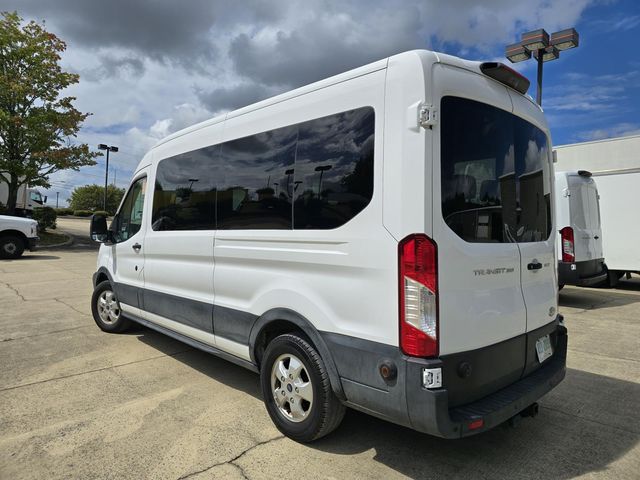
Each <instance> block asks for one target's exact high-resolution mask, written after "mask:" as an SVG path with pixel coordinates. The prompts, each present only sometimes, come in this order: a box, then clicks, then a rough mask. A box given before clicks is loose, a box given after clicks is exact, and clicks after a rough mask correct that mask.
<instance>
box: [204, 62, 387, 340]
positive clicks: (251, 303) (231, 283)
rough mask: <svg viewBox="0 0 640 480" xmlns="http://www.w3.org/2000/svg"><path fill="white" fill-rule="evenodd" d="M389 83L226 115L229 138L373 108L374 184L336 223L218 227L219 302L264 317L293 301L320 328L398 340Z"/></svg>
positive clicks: (334, 88)
mask: <svg viewBox="0 0 640 480" xmlns="http://www.w3.org/2000/svg"><path fill="white" fill-rule="evenodd" d="M384 82H385V70H383V69H382V70H379V71H375V72H372V73H368V74H365V75H362V76H360V77H357V78H354V79H351V80H348V81H346V82H341V83H338V84H335V85H331V86H329V87H326V88H322V89H319V90H316V91H313V92H310V93H307V94H304V95H301V96H299V97H295V98H293V99H289V100H285V101H283V102H280V103H276V104H273V105H269V106H267V107H265V108H261V109H259V110H257V111H253V112H251V114H243V115H238V116H235V117H233V118H228V119H227V121H226V124H225V131H224V139H223V141H226V140H230V139H234V138H238V137H243V136H247V135H252V134H255V133H258V132H262V131H265V130H269V129H272V128H278V127H281V126H285V125H291V124H296V123H300V122H304V121H307V120H311V119H314V118H319V117H323V116H327V115H331V114H335V113H338V112H343V111H347V110H350V109H355V108H359V107H364V106H371V107H373V108H374V111H375V140H374V188H373V196H372V199H371V201H370V203H369V204H368V205H367V207H366V208H365V209H364V210H363V211H361V212H360V213H359V214H358V215H356V216H355V217H354V218H353V219H351V220H350V221H348V222H347V223H346V224H345V225H343V226H341V227H338V228H336V229H332V230H218V231H217V232H216V238H215V247H214V255H215V260H216V264H215V269H214V292H215V304H216V306H220V307H226V308H228V309H232V310H234V311H237V312H240V311H242V312H249V313H251V314H253V315H256V316H260V315H262V314H264V313H265V312H267V311H269V310H271V309H275V308H288V309H291V310H294V311H296V312H297V313H298V314H300V315H302V316H304V317H305V318H306V319H307V320H309V321H310V322H311V323H312V324H313V325H314V326H315V328H316V329H318V330H320V331H325V332H333V333H340V334H344V335H350V336H355V337H358V338H363V339H368V340H373V341H377V342H380V343H387V344H394V345H397V341H398V338H397V337H398V331H397V330H398V327H397V307H396V305H397V288H396V281H395V276H396V273H395V272H396V248H397V243H396V242H395V241H394V239H393V238H392V237H391V235H390V234H389V233H388V232H387V231H386V230H385V229H384V227H383V225H382V169H383V133H384V124H383V120H384V117H385V115H384V108H385V105H384ZM274 118H277V119H278V123H277V124H274V123H273V119H274ZM215 322H216V319H215V315H214V324H215ZM215 328H216V327H215V325H214V329H215Z"/></svg>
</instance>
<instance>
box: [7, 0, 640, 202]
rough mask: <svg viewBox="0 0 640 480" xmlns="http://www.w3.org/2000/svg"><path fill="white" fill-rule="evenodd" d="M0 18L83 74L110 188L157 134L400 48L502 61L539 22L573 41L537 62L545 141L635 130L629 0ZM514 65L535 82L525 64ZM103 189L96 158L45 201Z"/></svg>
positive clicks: (108, 8) (36, 9)
mask: <svg viewBox="0 0 640 480" xmlns="http://www.w3.org/2000/svg"><path fill="white" fill-rule="evenodd" d="M6 10H16V11H18V13H19V14H20V15H21V16H23V17H24V18H25V19H26V20H36V21H45V22H46V26H47V29H49V30H50V31H52V32H54V33H55V34H57V35H58V36H59V37H61V38H62V39H63V40H65V41H66V42H67V44H68V49H67V51H66V53H65V54H64V57H63V65H64V67H65V68H66V69H67V70H70V71H74V72H77V73H79V74H80V77H81V80H80V83H79V84H78V85H76V86H74V87H73V88H72V89H71V90H72V91H71V94H73V95H75V96H76V97H77V102H76V105H77V106H78V108H79V109H80V110H82V111H86V112H92V113H93V115H92V116H91V117H90V118H89V119H88V120H87V121H86V122H85V125H84V127H83V128H82V130H81V132H80V134H79V136H78V139H77V141H78V142H86V143H88V144H89V145H91V146H96V145H97V144H98V143H109V144H112V145H117V146H119V147H120V152H119V153H116V154H113V155H112V156H111V162H110V182H112V181H113V180H114V177H115V181H116V183H117V184H118V185H119V186H126V185H127V184H128V181H129V177H130V175H131V173H132V171H133V169H134V168H135V166H136V164H137V162H138V161H139V160H140V158H141V157H142V155H143V154H144V153H145V151H146V150H148V149H149V148H150V147H152V146H153V145H154V144H155V143H156V142H157V141H158V140H159V139H161V138H162V137H164V136H166V135H167V134H169V133H171V132H174V131H176V130H179V129H181V128H183V127H185V126H188V125H191V124H193V123H196V122H198V121H201V120H204V119H207V118H210V117H212V116H214V115H216V114H218V113H222V112H224V111H226V110H230V109H234V108H237V107H241V106H243V105H247V104H249V103H252V102H255V101H257V100H260V99H263V98H267V97H269V96H272V95H274V94H278V93H281V92H284V91H287V90H290V89H292V88H295V87H298V86H301V85H304V84H306V83H310V82H313V81H315V80H319V79H322V78H325V77H327V76H330V75H333V74H336V73H340V72H342V71H345V70H348V69H350V68H353V67H357V66H360V65H364V64H366V63H369V62H371V61H374V60H378V59H380V58H384V57H386V56H389V55H391V54H394V53H398V52H401V51H404V50H411V49H416V48H427V49H432V50H436V51H441V52H446V53H449V54H453V55H458V56H462V57H465V58H469V59H474V60H486V59H489V60H496V59H500V60H502V61H505V62H506V60H505V59H504V57H503V55H504V53H503V52H504V46H505V45H506V44H509V43H514V42H516V41H518V40H519V35H520V34H521V33H522V32H525V31H528V30H532V29H536V28H540V27H544V28H545V29H546V30H547V31H548V32H553V31H557V30H559V29H563V28H567V27H571V26H575V27H576V28H577V30H578V31H579V32H580V41H581V45H580V47H579V48H578V49H575V50H571V51H568V52H564V53H563V54H562V56H561V59H560V60H559V61H555V62H551V63H548V64H546V66H545V77H544V86H545V89H544V95H543V106H544V107H545V111H546V113H547V115H548V118H549V121H550V124H551V128H552V135H553V142H554V143H555V144H557V145H560V144H565V143H572V142H578V141H584V140H592V139H599V138H606V137H610V136H620V135H628V134H634V133H640V55H638V53H637V48H636V46H637V44H638V42H639V41H640V6H639V5H638V3H637V0H617V1H616V0H529V1H526V2H524V1H513V0H490V1H484V2H472V1H465V0H446V1H442V0H422V1H414V0H406V1H400V0H397V1H394V0H362V1H347V0H335V1H334V0H319V1H309V0H306V1H301V0H288V1H275V0H263V1H258V0H236V1H234V2H230V1H222V0H188V1H186V0H184V1H176V0H109V1H104V0H0V11H6ZM517 68H518V69H519V70H521V71H522V72H523V73H524V74H525V75H527V76H528V77H529V78H530V79H531V80H532V85H533V84H534V81H535V65H534V62H532V61H529V62H523V63H521V64H518V65H517ZM530 93H532V94H535V90H534V88H532V89H531V91H530ZM102 182H104V158H100V159H98V165H96V166H95V167H90V168H83V169H82V170H81V171H80V172H61V173H59V174H56V175H54V176H53V177H52V183H53V187H52V189H51V190H49V191H47V192H43V193H45V194H47V195H49V198H50V200H49V205H51V204H52V201H53V203H54V204H55V192H60V199H61V202H60V204H61V206H62V205H64V202H63V200H64V199H66V198H67V197H68V195H69V194H70V191H71V190H72V189H73V187H74V186H76V185H84V184H88V183H102ZM51 199H53V200H51ZM54 206H55V205H54Z"/></svg>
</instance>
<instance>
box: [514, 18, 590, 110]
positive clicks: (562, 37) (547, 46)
mask: <svg viewBox="0 0 640 480" xmlns="http://www.w3.org/2000/svg"><path fill="white" fill-rule="evenodd" d="M579 43H580V37H579V35H578V32H576V30H575V28H567V29H566V30H560V31H559V32H555V33H552V34H551V37H549V34H548V33H547V32H546V31H545V29H544V28H541V29H538V30H534V31H532V32H527V33H523V34H522V39H521V40H520V43H514V44H513V45H508V46H507V48H506V52H505V56H506V57H507V58H508V59H509V61H510V62H511V63H517V62H522V61H524V60H529V59H530V58H531V56H532V54H533V58H535V59H536V61H537V62H538V91H537V94H536V102H537V103H538V105H542V64H543V63H544V62H550V61H551V60H555V59H556V58H558V57H559V56H560V51H562V50H568V49H570V48H575V47H577V46H578V44H579Z"/></svg>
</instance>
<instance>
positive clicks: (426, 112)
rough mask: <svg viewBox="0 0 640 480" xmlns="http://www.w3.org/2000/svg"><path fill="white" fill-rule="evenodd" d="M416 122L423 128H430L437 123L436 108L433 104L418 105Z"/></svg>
mask: <svg viewBox="0 0 640 480" xmlns="http://www.w3.org/2000/svg"><path fill="white" fill-rule="evenodd" d="M418 123H419V124H420V126H421V127H423V128H431V127H433V126H434V125H435V124H437V123H438V109H437V108H436V107H434V106H433V105H420V110H419V113H418Z"/></svg>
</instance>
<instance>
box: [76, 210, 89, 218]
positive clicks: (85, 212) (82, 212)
mask: <svg viewBox="0 0 640 480" xmlns="http://www.w3.org/2000/svg"><path fill="white" fill-rule="evenodd" d="M73 214H74V215H75V216H76V217H90V216H91V215H93V212H92V211H91V210H74V211H73Z"/></svg>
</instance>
